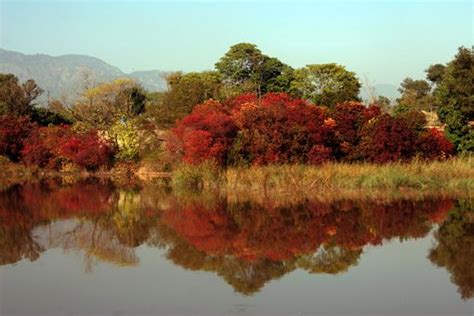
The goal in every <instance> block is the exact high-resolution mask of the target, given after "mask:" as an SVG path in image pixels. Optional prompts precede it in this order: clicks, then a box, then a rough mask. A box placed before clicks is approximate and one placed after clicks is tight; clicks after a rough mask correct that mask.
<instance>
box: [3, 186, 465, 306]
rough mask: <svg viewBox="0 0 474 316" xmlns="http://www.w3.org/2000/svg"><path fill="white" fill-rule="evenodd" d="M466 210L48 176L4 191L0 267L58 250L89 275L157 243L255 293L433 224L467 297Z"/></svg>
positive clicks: (349, 261) (428, 203)
mask: <svg viewBox="0 0 474 316" xmlns="http://www.w3.org/2000/svg"><path fill="white" fill-rule="evenodd" d="M463 203H464V204H463ZM471 208H472V206H471V204H470V203H467V202H465V201H464V202H463V201H454V200H452V199H449V198H436V199H425V200H404V199H390V200H386V201H374V200H360V201H350V200H343V199H341V200H336V201H332V202H323V201H318V200H308V199H306V200H298V201H288V200H285V199H281V200H278V199H276V200H266V201H264V202H262V201H255V200H251V199H245V198H240V199H229V198H228V197H226V196H175V195H173V194H170V193H168V192H166V191H164V190H160V189H157V188H156V187H152V186H147V187H144V188H141V189H136V188H127V189H121V188H117V187H115V186H114V185H113V184H112V183H111V182H109V181H98V180H92V179H89V180H84V181H80V182H76V183H72V184H64V183H63V182H62V181H61V180H48V181H43V182H38V183H27V184H22V185H15V186H12V187H10V188H8V189H7V190H4V191H2V192H0V248H1V253H0V265H8V264H14V263H16V262H19V261H21V260H23V259H26V260H30V261H35V260H37V259H38V258H39V257H40V256H41V254H42V253H44V252H46V251H47V250H49V249H53V248H60V249H63V250H64V251H65V252H74V253H78V254H80V255H81V257H82V260H83V261H84V268H85V271H87V272H93V271H94V266H95V265H97V264H98V263H100V262H106V263H110V264H114V265H118V266H124V267H126V266H136V265H139V258H138V256H137V254H136V249H137V247H140V246H146V247H150V248H153V247H156V248H160V249H164V250H165V251H166V257H167V258H168V259H169V260H170V261H172V262H173V263H174V264H176V265H179V266H181V267H184V268H186V269H189V270H199V271H209V272H214V273H216V274H217V275H219V276H220V277H222V278H223V279H224V280H225V281H226V282H227V283H228V284H230V285H231V286H232V287H233V288H234V289H235V291H237V292H239V293H242V294H246V295H251V294H254V293H256V292H258V291H260V290H261V289H262V288H263V287H264V285H265V284H266V283H267V282H269V281H271V280H274V279H277V278H280V277H282V276H284V275H285V274H287V273H289V272H291V271H294V270H296V269H301V270H306V271H307V272H308V273H316V274H318V273H328V274H336V273H344V272H346V271H348V270H349V269H350V268H351V267H353V266H355V265H357V263H358V261H359V259H360V258H361V256H363V251H364V247H366V246H368V245H372V246H380V245H382V244H383V243H384V242H385V241H387V240H390V239H393V238H397V239H401V240H405V239H410V238H419V237H424V236H426V235H427V234H428V233H429V232H430V231H431V230H432V229H433V228H434V229H436V232H435V239H436V241H437V243H436V244H435V245H433V248H432V249H431V252H430V253H429V255H428V257H429V260H431V261H432V262H433V263H434V264H435V265H437V266H440V267H444V268H445V269H447V270H448V271H449V272H450V273H451V279H452V282H453V283H455V284H456V285H457V286H458V288H459V293H460V294H461V296H462V298H464V299H468V298H472V297H473V293H474V292H473V291H474V273H473V270H472V268H471V266H472V263H473V260H474V259H473V258H474V216H473V213H472V210H471Z"/></svg>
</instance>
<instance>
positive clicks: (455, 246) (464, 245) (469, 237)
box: [429, 201, 474, 299]
mask: <svg viewBox="0 0 474 316" xmlns="http://www.w3.org/2000/svg"><path fill="white" fill-rule="evenodd" d="M471 203H472V202H471V201H465V202H464V203H460V204H459V205H458V206H457V207H456V209H455V210H454V211H453V212H452V213H451V214H450V216H449V219H448V220H447V221H445V222H444V223H443V224H442V225H441V227H440V228H439V229H438V231H437V232H436V234H435V238H436V241H437V245H436V246H435V247H434V248H433V249H431V251H430V254H429V258H430V260H431V261H432V262H433V263H434V264H436V265H437V266H439V267H444V268H446V269H447V270H448V271H449V272H450V273H451V281H452V282H453V283H454V284H456V285H457V286H458V291H459V293H460V294H461V297H462V298H463V299H468V298H473V297H474V269H473V267H472V265H473V258H474V212H473V209H472V204H471Z"/></svg>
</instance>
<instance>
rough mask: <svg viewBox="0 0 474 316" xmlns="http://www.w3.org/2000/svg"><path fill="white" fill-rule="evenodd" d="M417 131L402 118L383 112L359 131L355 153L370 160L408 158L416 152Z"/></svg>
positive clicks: (380, 160)
mask: <svg viewBox="0 0 474 316" xmlns="http://www.w3.org/2000/svg"><path fill="white" fill-rule="evenodd" d="M416 141H417V133H416V132H415V131H413V129H411V128H410V125H409V122H408V121H407V120H405V119H403V118H399V117H395V118H394V117H391V116H390V115H388V114H383V115H381V116H379V117H377V118H376V119H375V120H374V121H372V122H369V123H368V124H366V126H365V127H364V128H363V130H362V131H361V143H360V144H359V146H358V147H357V149H356V150H357V155H358V156H359V157H362V158H364V159H366V160H368V161H371V162H378V163H385V162H389V161H397V160H408V159H410V158H412V157H413V156H414V155H415V154H416Z"/></svg>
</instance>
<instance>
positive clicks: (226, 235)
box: [161, 199, 453, 261]
mask: <svg viewBox="0 0 474 316" xmlns="http://www.w3.org/2000/svg"><path fill="white" fill-rule="evenodd" d="M452 207H453V202H452V200H449V199H438V200H426V201H410V200H397V201H394V202H384V203H382V202H376V201H360V202H355V201H336V202H333V203H324V202H305V203H301V204H298V205H293V206H291V207H288V206H275V205H272V203H268V204H258V203H257V204H254V203H250V202H246V203H237V204H231V205H229V204H228V202H226V201H225V200H221V201H217V202H216V203H211V205H209V204H206V205H205V204H203V203H202V202H198V201H192V202H184V203H183V204H181V203H179V202H178V203H176V204H174V205H172V206H171V207H170V208H169V209H167V210H164V213H163V215H162V218H161V221H162V222H163V223H164V224H166V225H167V226H169V227H171V228H173V229H174V230H175V231H176V233H177V234H178V235H179V236H180V237H181V238H182V239H183V240H185V241H187V242H188V243H190V244H191V245H192V246H194V247H195V248H196V249H198V250H200V251H203V252H205V253H206V254H207V255H210V256H235V257H238V258H241V259H244V260H246V261H254V260H260V259H269V260H272V261H281V260H288V259H292V258H296V257H299V256H301V255H305V254H306V255H307V254H313V253H314V252H315V251H316V250H317V249H318V248H319V247H320V246H322V245H333V246H337V247H339V248H341V249H350V250H357V249H361V248H362V247H364V246H365V245H368V244H371V245H377V244H381V243H382V242H383V241H384V240H388V239H391V238H400V237H402V238H406V237H413V238H416V237H420V236H425V235H426V234H427V233H428V232H429V230H430V226H431V225H432V224H433V223H434V222H435V223H438V221H440V220H441V219H442V218H443V216H445V215H443V214H446V213H447V211H448V210H450V209H452Z"/></svg>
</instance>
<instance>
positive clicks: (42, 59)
mask: <svg viewBox="0 0 474 316" xmlns="http://www.w3.org/2000/svg"><path fill="white" fill-rule="evenodd" d="M0 73H13V74H15V75H16V76H18V78H19V79H20V80H21V81H25V80H27V79H34V80H35V81H36V82H37V83H38V85H39V86H40V87H41V88H42V89H43V90H44V91H45V92H44V95H43V97H42V98H43V100H45V99H46V98H47V95H48V94H49V95H50V96H51V97H53V98H66V99H67V100H69V101H71V100H74V99H75V98H77V96H78V95H79V93H80V92H81V91H82V90H83V88H84V86H85V85H86V84H87V85H92V84H97V83H101V82H105V81H110V80H113V79H116V78H121V77H130V78H134V79H137V80H138V81H139V82H140V83H141V84H142V85H143V86H144V87H145V88H146V89H147V90H150V91H159V90H163V89H165V88H166V82H165V80H164V78H163V76H162V75H163V74H164V73H163V72H161V71H158V70H152V71H139V72H133V73H131V74H126V73H124V72H122V71H121V70H120V69H119V68H117V67H114V66H112V65H109V64H107V63H106V62H104V61H103V60H101V59H98V58H95V57H90V56H85V55H63V56H49V55H44V54H36V55H25V54H22V53H18V52H13V51H8V50H5V49H1V48H0Z"/></svg>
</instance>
